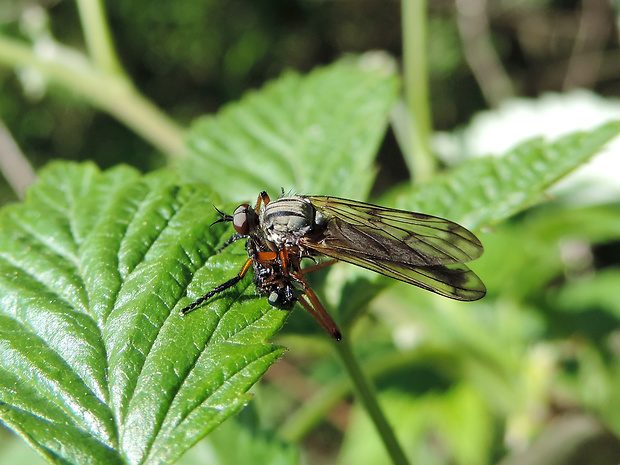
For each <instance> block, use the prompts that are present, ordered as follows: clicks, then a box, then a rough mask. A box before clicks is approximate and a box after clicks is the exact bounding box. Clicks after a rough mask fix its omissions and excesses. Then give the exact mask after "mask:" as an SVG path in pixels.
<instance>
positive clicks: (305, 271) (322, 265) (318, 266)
mask: <svg viewBox="0 0 620 465" xmlns="http://www.w3.org/2000/svg"><path fill="white" fill-rule="evenodd" d="M334 263H338V260H336V259H334V260H327V261H325V262H323V263H317V264H316V265H312V266H308V267H306V268H304V269H303V270H301V272H302V273H303V274H308V273H312V272H313V271H317V270H320V269H322V268H327V267H328V266H332V265H333V264H334Z"/></svg>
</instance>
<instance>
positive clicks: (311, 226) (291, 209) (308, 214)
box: [259, 196, 324, 247]
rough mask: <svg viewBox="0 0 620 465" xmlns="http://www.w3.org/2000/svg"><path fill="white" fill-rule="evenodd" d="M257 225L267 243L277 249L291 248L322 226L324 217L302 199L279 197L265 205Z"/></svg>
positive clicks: (298, 197) (307, 201) (308, 202)
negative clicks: (270, 243)
mask: <svg viewBox="0 0 620 465" xmlns="http://www.w3.org/2000/svg"><path fill="white" fill-rule="evenodd" d="M259 223H260V226H261V229H262V231H263V233H264V234H265V238H266V239H267V240H268V241H270V242H273V243H274V244H275V245H276V246H277V247H283V246H286V247H292V246H295V245H297V243H298V242H299V239H300V238H302V237H304V236H306V235H307V234H309V233H311V232H312V231H313V230H315V228H317V227H318V226H321V225H323V224H324V217H323V215H322V214H321V213H320V212H319V211H318V210H317V209H316V208H314V206H313V205H312V203H311V202H310V201H309V200H308V199H306V198H304V197H301V196H293V197H281V198H279V199H277V200H272V201H271V202H269V203H268V204H267V205H265V207H264V208H263V210H262V211H261V213H260V219H259Z"/></svg>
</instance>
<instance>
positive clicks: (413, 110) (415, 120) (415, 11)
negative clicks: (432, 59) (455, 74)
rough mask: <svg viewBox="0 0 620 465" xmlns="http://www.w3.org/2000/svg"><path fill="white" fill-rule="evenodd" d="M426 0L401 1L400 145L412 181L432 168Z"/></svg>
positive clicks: (430, 173)
mask: <svg viewBox="0 0 620 465" xmlns="http://www.w3.org/2000/svg"><path fill="white" fill-rule="evenodd" d="M426 10H427V5H426V0H402V28H403V72H404V76H403V83H404V91H405V105H406V107H407V110H408V111H407V112H406V113H407V117H406V119H405V121H406V123H407V125H408V128H409V129H408V131H406V136H405V137H406V140H405V141H403V143H402V144H401V146H402V147H403V148H404V151H405V152H406V153H405V159H406V161H407V164H408V166H409V170H410V171H411V174H412V181H413V182H416V183H417V182H422V181H427V180H428V179H430V178H431V177H432V176H433V173H434V172H435V169H436V160H435V157H434V155H433V154H432V152H431V148H430V137H431V132H432V118H431V106H430V98H429V95H430V93H429V85H428V65H427V44H426V36H427V32H426V26H427V21H426V20H427V11H426Z"/></svg>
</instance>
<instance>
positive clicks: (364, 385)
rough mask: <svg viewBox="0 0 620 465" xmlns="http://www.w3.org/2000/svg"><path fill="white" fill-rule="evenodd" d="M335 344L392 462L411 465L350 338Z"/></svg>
mask: <svg viewBox="0 0 620 465" xmlns="http://www.w3.org/2000/svg"><path fill="white" fill-rule="evenodd" d="M334 346H335V347H336V351H337V352H338V355H339V356H340V359H341V360H342V363H343V364H344V366H345V368H346V370H347V373H348V374H349V376H350V378H351V380H352V381H353V385H354V386H355V390H356V391H357V394H358V396H359V399H360V400H361V401H362V404H363V405H364V408H365V409H366V412H368V415H369V416H370V419H371V420H372V422H373V423H374V425H375V428H376V429H377V432H378V433H379V436H380V437H381V440H382V441H383V444H384V445H385V448H386V450H387V453H388V454H389V455H390V458H391V459H392V463H393V464H394V465H409V461H408V460H407V457H405V453H404V452H403V449H402V448H401V446H400V444H399V443H398V440H397V439H396V435H395V434H394V430H393V429H392V427H391V426H390V424H389V423H388V421H387V418H386V417H385V414H384V413H383V410H381V407H380V406H379V403H378V401H377V396H376V394H375V392H374V390H373V388H372V386H371V384H370V381H369V380H368V378H367V377H366V375H365V374H364V372H363V371H362V368H361V367H360V365H359V362H358V360H357V358H356V357H355V354H354V353H353V350H352V348H351V345H350V343H349V341H348V339H346V338H345V339H343V340H342V341H340V342H337V343H334Z"/></svg>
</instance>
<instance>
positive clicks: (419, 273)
mask: <svg viewBox="0 0 620 465" xmlns="http://www.w3.org/2000/svg"><path fill="white" fill-rule="evenodd" d="M304 245H307V246H308V247H311V248H312V249H314V250H316V251H317V252H320V253H322V254H323V255H326V256H328V257H331V258H336V259H338V260H342V261H343V262H348V263H351V264H353V265H357V266H360V267H362V268H366V269H368V270H371V271H374V272H376V273H381V274H382V275H385V276H388V277H390V278H394V279H398V280H399V281H403V282H405V283H408V284H413V285H414V286H418V287H421V288H422V289H426V290H428V291H432V292H435V293H436V294H440V295H442V296H444V297H449V298H451V299H456V300H463V301H472V300H478V299H481V298H482V297H484V295H485V294H486V287H485V286H484V283H483V282H482V281H481V280H480V278H479V277H478V276H477V275H476V274H475V273H474V272H473V271H472V270H470V269H469V268H468V267H467V266H466V265H463V264H454V265H430V266H415V265H410V264H407V263H397V262H388V261H381V260H378V259H375V258H367V257H362V256H359V255H353V254H349V253H347V252H343V251H342V249H336V250H334V249H331V248H325V247H322V246H321V244H320V243H315V244H308V243H306V242H304Z"/></svg>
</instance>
